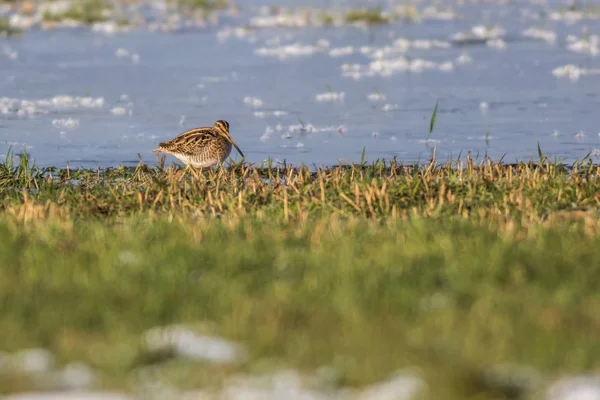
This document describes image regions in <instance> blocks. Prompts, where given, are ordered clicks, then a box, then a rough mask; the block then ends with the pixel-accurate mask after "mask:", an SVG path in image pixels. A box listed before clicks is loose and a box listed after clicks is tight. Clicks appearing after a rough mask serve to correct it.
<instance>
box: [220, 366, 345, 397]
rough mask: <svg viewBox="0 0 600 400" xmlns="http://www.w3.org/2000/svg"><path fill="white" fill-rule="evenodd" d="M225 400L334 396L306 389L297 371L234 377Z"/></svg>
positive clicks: (223, 395)
mask: <svg viewBox="0 0 600 400" xmlns="http://www.w3.org/2000/svg"><path fill="white" fill-rule="evenodd" d="M220 398H221V399H224V400H259V399H260V400H283V399H285V400H327V399H332V398H333V396H328V395H326V394H323V393H320V392H318V391H316V390H311V389H306V388H304V387H303V384H302V377H301V376H300V375H299V374H298V373H297V372H296V371H281V372H278V373H276V374H273V375H265V376H251V377H247V376H234V377H232V378H230V379H229V380H228V381H227V383H226V384H225V387H224V388H223V390H222V392H221V395H220Z"/></svg>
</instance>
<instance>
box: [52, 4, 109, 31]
mask: <svg viewBox="0 0 600 400" xmlns="http://www.w3.org/2000/svg"><path fill="white" fill-rule="evenodd" d="M112 9H113V7H112V4H111V3H110V2H109V1H107V0H82V1H76V2H73V3H72V4H71V6H70V7H69V9H67V10H66V11H65V12H64V13H61V14H52V13H50V12H46V13H45V14H44V15H43V20H44V21H46V22H60V21H64V20H73V21H80V22H82V23H84V24H86V25H91V24H94V23H96V22H105V21H108V20H109V19H110V18H111V14H112V11H113V10H112Z"/></svg>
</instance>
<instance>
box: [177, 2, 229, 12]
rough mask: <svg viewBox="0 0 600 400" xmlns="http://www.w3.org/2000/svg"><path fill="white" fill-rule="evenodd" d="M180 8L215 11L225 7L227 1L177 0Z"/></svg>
mask: <svg viewBox="0 0 600 400" xmlns="http://www.w3.org/2000/svg"><path fill="white" fill-rule="evenodd" d="M177 3H178V5H179V6H180V7H188V8H191V9H193V10H196V9H202V10H215V9H223V8H225V7H227V4H228V3H229V2H228V0H177Z"/></svg>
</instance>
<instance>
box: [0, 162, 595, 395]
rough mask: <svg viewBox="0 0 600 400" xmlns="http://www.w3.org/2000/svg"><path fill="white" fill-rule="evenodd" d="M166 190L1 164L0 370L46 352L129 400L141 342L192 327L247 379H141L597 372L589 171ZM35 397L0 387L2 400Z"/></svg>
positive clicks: (454, 172) (172, 178)
mask: <svg viewBox="0 0 600 400" xmlns="http://www.w3.org/2000/svg"><path fill="white" fill-rule="evenodd" d="M180 172H181V171H179V170H177V169H175V168H164V167H163V166H161V165H159V166H156V167H148V166H146V165H144V164H140V166H138V167H137V168H124V167H120V168H116V169H108V170H101V171H91V170H58V169H54V168H46V169H38V168H36V167H34V166H32V165H31V164H30V163H29V161H28V159H27V156H26V155H24V156H22V157H21V158H20V160H19V162H18V163H17V162H15V161H14V158H13V157H12V156H9V157H8V158H7V161H6V162H5V163H4V164H0V209H1V210H2V213H1V214H0V259H1V260H2V263H0V276H2V279H1V280H0V326H2V332H3V340H2V342H1V343H0V351H8V352H12V351H15V350H18V349H20V348H25V347H31V346H42V347H46V348H48V349H50V350H52V351H53V352H54V353H55V354H56V355H57V356H58V359H59V362H60V363H64V362H67V361H84V362H87V363H89V364H90V365H92V366H93V367H94V368H96V369H98V370H99V371H101V372H102V386H103V387H113V388H125V389H133V388H134V387H135V383H132V382H133V381H134V380H133V379H132V377H134V376H137V373H138V372H139V370H140V369H143V368H147V367H145V364H144V362H143V360H148V359H149V358H152V357H149V356H148V355H147V354H146V353H145V350H144V349H143V347H142V346H141V344H140V337H141V334H142V333H143V332H144V331H145V330H146V329H148V328H151V327H154V326H157V325H165V324H172V323H184V324H190V325H195V324H198V323H207V322H208V323H210V324H211V328H210V329H211V332H212V333H214V334H217V335H221V336H223V337H226V338H230V339H233V340H236V341H239V342H241V343H243V344H244V345H245V346H246V348H247V349H248V352H249V357H248V360H247V361H246V362H245V363H244V364H242V365H240V366H228V367H209V366H206V365H203V364H194V363H189V362H183V361H177V360H175V361H173V360H172V361H169V362H163V363H160V362H159V363H158V364H157V365H155V367H154V368H159V369H161V370H162V371H163V373H164V376H166V377H168V379H169V380H170V381H171V382H173V383H175V384H177V385H178V386H181V387H196V386H202V385H210V384H211V383H212V384H214V382H218V381H220V380H222V379H224V377H226V376H227V375H229V374H230V373H232V372H253V371H257V370H264V369H265V368H266V369H278V368H282V367H285V366H289V367H293V368H297V369H299V370H301V371H314V370H315V369H316V368H318V367H320V366H322V365H329V366H333V367H334V368H336V369H337V370H338V371H339V374H340V380H339V382H338V384H339V385H342V386H363V385H366V384H369V383H372V382H376V381H379V380H382V379H385V378H386V377H387V376H389V375H390V374H392V373H393V372H394V371H396V370H398V369H401V368H405V367H417V368H419V371H420V372H421V374H422V375H423V377H424V378H425V380H426V381H427V382H428V384H429V389H428V392H427V394H426V396H425V398H432V399H435V398H445V399H481V398H490V397H494V398H504V399H508V398H526V397H527V396H534V394H535V390H538V389H539V387H538V386H536V385H531V386H528V385H524V386H519V385H517V386H515V385H514V383H513V380H511V378H510V377H511V376H512V375H511V373H512V374H513V375H514V374H517V373H518V372H514V371H518V369H515V370H514V371H513V372H511V373H508V374H499V375H498V376H495V377H494V379H491V378H490V371H493V370H494V367H496V366H498V365H505V364H508V365H517V366H519V365H530V366H533V367H534V368H535V369H536V370H537V371H539V372H540V373H541V374H542V376H544V378H546V379H553V378H556V377H557V376H559V375H561V374H565V373H575V372H582V371H589V370H598V368H600V364H599V361H598V360H600V357H599V356H600V344H599V343H598V341H597V340H596V336H597V331H598V329H599V328H600V318H599V317H598V316H599V315H600V295H599V294H598V291H597V285H596V283H595V282H596V280H597V279H596V278H597V276H598V275H599V274H600V236H599V235H598V232H599V231H600V220H599V219H598V205H599V203H600V196H598V193H599V192H600V167H598V166H595V165H593V164H592V163H591V162H589V161H581V162H578V163H575V164H574V165H571V166H564V165H562V164H558V163H552V162H550V161H549V160H548V159H547V158H545V157H541V159H540V160H539V162H538V163H536V164H533V163H519V164H515V165H503V164H502V163H492V162H490V161H489V160H482V161H480V162H475V161H473V160H472V159H471V158H469V157H467V158H465V159H463V160H461V161H454V162H449V163H441V164H440V163H436V162H431V163H430V164H428V165H422V166H406V165H401V164H399V163H397V162H396V161H395V160H392V161H390V162H383V161H378V162H374V163H372V164H367V163H366V162H362V163H361V164H359V165H353V166H339V167H331V168H325V169H318V170H316V171H311V170H309V169H308V168H294V167H292V166H285V167H281V168H275V167H272V166H268V165H267V166H264V167H262V166H250V165H247V164H236V165H232V166H230V167H228V168H223V169H216V170H212V171H205V172H203V173H201V174H199V175H198V177H195V176H192V175H186V176H181V174H180ZM140 360H142V361H140ZM154 361H156V360H154ZM145 362H148V361H145ZM33 384H34V383H32V382H31V381H29V380H27V379H23V378H22V377H15V376H13V375H6V374H4V375H3V373H2V372H0V392H5V393H6V392H11V391H19V390H24V389H28V388H30V385H33Z"/></svg>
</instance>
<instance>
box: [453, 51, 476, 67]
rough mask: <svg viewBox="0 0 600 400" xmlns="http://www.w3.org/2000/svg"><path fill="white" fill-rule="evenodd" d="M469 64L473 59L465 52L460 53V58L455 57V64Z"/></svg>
mask: <svg viewBox="0 0 600 400" xmlns="http://www.w3.org/2000/svg"><path fill="white" fill-rule="evenodd" d="M471 62H473V59H472V58H471V56H470V55H468V54H467V53H466V52H465V53H462V54H461V55H460V56H458V57H456V63H457V64H461V65H464V64H469V63H471Z"/></svg>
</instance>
